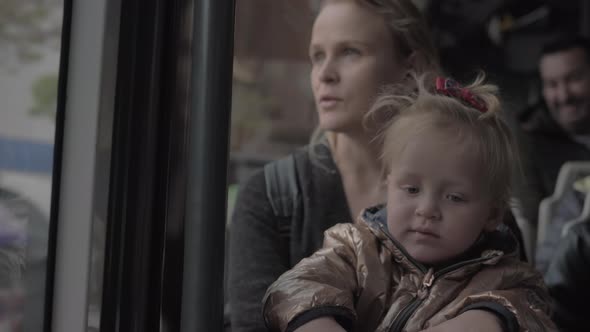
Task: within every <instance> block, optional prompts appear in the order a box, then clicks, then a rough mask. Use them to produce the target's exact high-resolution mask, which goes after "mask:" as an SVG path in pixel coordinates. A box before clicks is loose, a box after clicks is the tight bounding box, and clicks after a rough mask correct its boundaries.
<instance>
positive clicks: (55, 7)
mask: <svg viewBox="0 0 590 332" xmlns="http://www.w3.org/2000/svg"><path fill="white" fill-rule="evenodd" d="M63 10H64V5H63V0H48V1H35V0H20V1H3V2H2V5H1V6H0V30H1V31H2V33H0V100H2V109H1V110H0V308H2V311H0V330H1V331H41V330H42V327H43V319H44V312H45V310H44V301H45V280H46V268H47V249H48V234H49V216H50V213H51V211H50V207H51V201H52V197H51V195H52V185H53V179H52V174H53V159H54V136H55V128H56V110H57V95H58V72H59V63H60V44H61V28H62V16H63Z"/></svg>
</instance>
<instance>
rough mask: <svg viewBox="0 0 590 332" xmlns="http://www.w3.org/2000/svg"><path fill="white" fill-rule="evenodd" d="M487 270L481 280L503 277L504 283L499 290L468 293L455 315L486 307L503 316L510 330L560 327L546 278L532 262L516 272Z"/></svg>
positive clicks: (485, 281) (541, 331)
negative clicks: (553, 313) (552, 312)
mask: <svg viewBox="0 0 590 332" xmlns="http://www.w3.org/2000/svg"><path fill="white" fill-rule="evenodd" d="M486 274H487V275H486V276H485V277H483V278H480V279H479V281H478V283H481V284H483V286H485V284H486V283H487V284H490V283H492V282H491V281H488V279H489V278H496V279H497V280H501V281H500V282H501V286H499V287H498V289H497V290H491V291H484V292H480V293H475V294H472V295H469V296H466V297H465V298H463V299H462V300H461V301H460V302H459V303H458V305H457V306H455V310H453V311H454V314H453V315H452V316H454V315H459V314H461V313H463V312H465V311H467V310H471V309H484V310H489V311H492V312H494V313H496V314H497V315H498V316H499V317H500V318H502V320H503V323H504V324H505V329H507V330H515V329H516V330H517V331H534V332H537V331H539V332H543V331H557V329H556V328H555V325H554V324H553V322H552V321H551V319H550V316H549V313H550V303H551V299H550V298H549V294H548V292H547V290H546V288H545V286H544V282H543V278H542V276H541V275H540V274H539V273H537V272H536V271H534V270H533V268H532V267H531V266H529V265H524V264H521V265H520V267H518V268H516V269H515V270H513V272H506V273H502V272H501V270H493V269H490V271H488V273H486ZM504 309H505V310H504ZM506 327H507V328H506Z"/></svg>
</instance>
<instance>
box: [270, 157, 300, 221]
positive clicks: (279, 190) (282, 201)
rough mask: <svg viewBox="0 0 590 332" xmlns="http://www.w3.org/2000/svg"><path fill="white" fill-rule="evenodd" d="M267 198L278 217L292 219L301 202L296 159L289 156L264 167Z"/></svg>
mask: <svg viewBox="0 0 590 332" xmlns="http://www.w3.org/2000/svg"><path fill="white" fill-rule="evenodd" d="M264 180H265V181H266V196H267V197H268V201H269V202H270V205H271V206H272V210H273V212H274V214H275V216H277V217H289V218H290V217H292V216H293V213H294V212H295V209H296V204H297V202H298V200H299V187H298V185H297V170H296V169H295V157H294V155H289V156H287V157H285V158H282V159H279V160H277V161H275V162H273V163H270V164H266V165H265V166H264Z"/></svg>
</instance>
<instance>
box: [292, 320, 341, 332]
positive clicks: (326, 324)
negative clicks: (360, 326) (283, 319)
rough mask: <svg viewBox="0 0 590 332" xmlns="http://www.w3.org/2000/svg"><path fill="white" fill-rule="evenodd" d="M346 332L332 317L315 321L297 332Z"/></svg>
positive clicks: (296, 331) (304, 325)
mask: <svg viewBox="0 0 590 332" xmlns="http://www.w3.org/2000/svg"><path fill="white" fill-rule="evenodd" d="M324 331H325V332H346V330H345V329H344V328H342V326H340V324H338V323H337V322H336V320H334V318H332V317H322V318H318V319H314V320H312V321H310V322H307V323H305V324H303V325H301V326H300V327H299V328H298V329H297V330H295V332H324Z"/></svg>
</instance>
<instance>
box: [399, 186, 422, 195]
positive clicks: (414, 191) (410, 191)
mask: <svg viewBox="0 0 590 332" xmlns="http://www.w3.org/2000/svg"><path fill="white" fill-rule="evenodd" d="M403 189H404V190H405V191H406V192H407V193H408V194H412V195H414V194H417V193H419V192H420V189H418V187H413V186H405V187H403Z"/></svg>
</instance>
